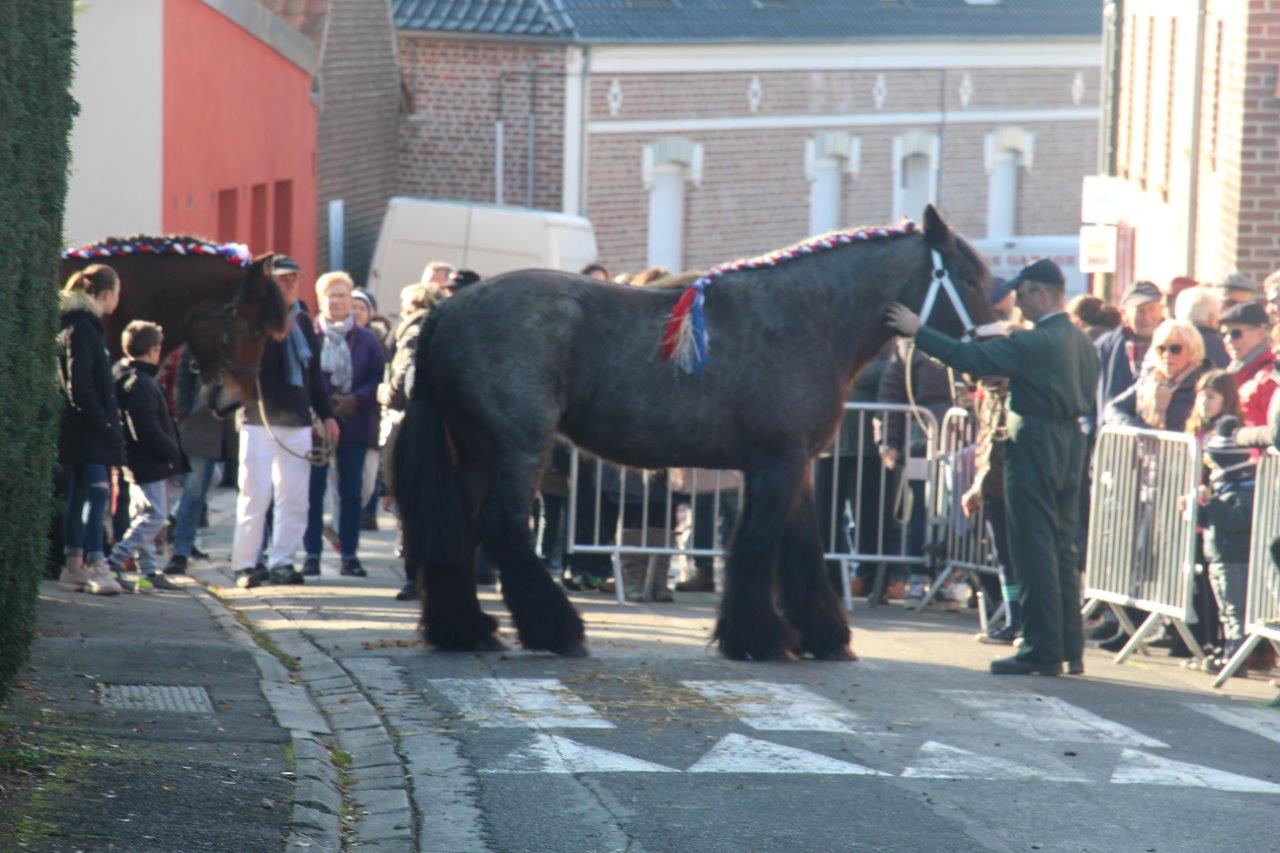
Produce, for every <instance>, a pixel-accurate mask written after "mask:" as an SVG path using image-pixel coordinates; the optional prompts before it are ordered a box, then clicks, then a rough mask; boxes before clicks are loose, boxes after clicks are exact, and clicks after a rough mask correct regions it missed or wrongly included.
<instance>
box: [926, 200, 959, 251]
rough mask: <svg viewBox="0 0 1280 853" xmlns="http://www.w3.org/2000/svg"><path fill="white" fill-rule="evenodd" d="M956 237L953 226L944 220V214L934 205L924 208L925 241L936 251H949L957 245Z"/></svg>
mask: <svg viewBox="0 0 1280 853" xmlns="http://www.w3.org/2000/svg"><path fill="white" fill-rule="evenodd" d="M955 240H956V238H955V235H954V234H953V233H952V232H951V226H949V225H947V223H946V221H945V220H943V218H942V214H941V213H939V212H938V209H937V208H936V207H934V206H933V205H932V204H927V205H925V207H924V241H925V242H926V243H928V244H929V245H930V246H932V247H933V248H935V249H948V248H950V247H951V246H953V245H955Z"/></svg>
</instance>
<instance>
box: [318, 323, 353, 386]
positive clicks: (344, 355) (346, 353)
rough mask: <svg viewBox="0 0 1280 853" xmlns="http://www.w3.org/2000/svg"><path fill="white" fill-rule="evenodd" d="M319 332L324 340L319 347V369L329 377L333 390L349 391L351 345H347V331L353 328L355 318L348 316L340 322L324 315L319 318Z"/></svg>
mask: <svg viewBox="0 0 1280 853" xmlns="http://www.w3.org/2000/svg"><path fill="white" fill-rule="evenodd" d="M319 325H320V334H321V335H323V336H324V342H323V344H322V345H321V347H320V370H321V371H323V372H324V373H325V374H326V375H327V376H328V377H329V384H331V385H332V386H333V388H334V390H335V391H338V392H340V393H343V394H348V393H350V392H351V374H352V367H351V347H350V346H348V345H347V333H348V332H350V331H351V330H352V329H353V328H355V318H354V317H352V316H348V317H347V319H345V320H342V321H341V322H336V323H335V322H334V321H332V320H329V319H328V318H326V317H325V316H324V315H321V316H320V320H319Z"/></svg>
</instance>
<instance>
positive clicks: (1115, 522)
mask: <svg viewBox="0 0 1280 853" xmlns="http://www.w3.org/2000/svg"><path fill="white" fill-rule="evenodd" d="M1199 482H1200V459H1199V452H1198V449H1197V446H1196V441H1195V439H1194V438H1193V437H1192V436H1189V435H1184V434H1181V433H1174V432H1165V431H1159V430H1147V429H1135V428H1132V427H1117V426H1107V427H1103V428H1102V429H1101V430H1100V431H1099V433H1098V442H1097V448H1096V450H1095V451H1094V457H1093V491H1092V507H1091V511H1090V516H1089V541H1088V552H1087V554H1086V557H1085V566H1086V569H1085V571H1086V587H1085V591H1084V597H1085V601H1086V604H1085V606H1084V616H1085V618H1088V617H1089V616H1090V615H1092V613H1093V612H1094V611H1095V610H1096V609H1097V608H1098V607H1100V606H1102V605H1104V604H1105V605H1107V606H1109V607H1110V608H1111V609H1112V611H1114V612H1115V614H1116V618H1117V619H1118V620H1119V622H1120V624H1121V625H1122V626H1123V627H1124V628H1125V630H1126V631H1128V633H1129V636H1130V639H1129V642H1128V643H1126V644H1125V646H1124V648H1122V649H1121V650H1120V652H1119V654H1117V655H1116V663H1121V662H1123V661H1124V660H1125V659H1126V658H1128V657H1129V655H1131V654H1132V653H1133V652H1134V651H1135V650H1138V649H1141V650H1142V651H1143V653H1145V652H1146V648H1145V643H1144V641H1145V638H1146V636H1147V634H1148V633H1150V632H1151V630H1152V629H1153V628H1155V627H1156V625H1157V624H1159V621H1160V617H1161V616H1164V617H1167V618H1168V619H1170V620H1171V621H1172V622H1173V625H1174V626H1175V628H1176V629H1177V631H1178V633H1179V634H1181V635H1182V639H1183V640H1184V641H1185V642H1186V644H1187V647H1188V648H1190V649H1191V651H1192V653H1193V654H1194V655H1195V657H1196V659H1197V660H1202V659H1203V658H1204V650H1203V649H1201V648H1200V644H1199V643H1198V642H1196V639H1195V637H1194V636H1193V635H1192V633H1191V631H1189V630H1188V629H1187V625H1188V624H1193V623H1194V622H1195V621H1196V614H1195V608H1194V606H1193V605H1192V593H1193V589H1194V585H1195V572H1196V566H1195V548H1196V512H1195V510H1196V487H1197V485H1198V484H1199ZM1125 607H1134V608H1138V609H1140V610H1144V611H1146V612H1147V613H1148V614H1149V615H1148V616H1147V618H1146V620H1145V621H1144V622H1143V623H1142V625H1141V626H1139V627H1137V628H1136V629H1135V628H1134V625H1133V623H1132V621H1131V620H1130V619H1129V616H1128V614H1127V613H1126V612H1125V610H1124V608H1125Z"/></svg>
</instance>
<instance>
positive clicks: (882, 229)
mask: <svg viewBox="0 0 1280 853" xmlns="http://www.w3.org/2000/svg"><path fill="white" fill-rule="evenodd" d="M918 233H920V229H919V228H918V227H917V226H916V224H915V223H914V222H912V221H911V220H909V219H904V220H903V221H902V222H900V223H898V224H897V225H892V226H888V225H884V226H879V227H875V228H857V229H854V230H851V231H832V232H830V233H828V234H823V235H822V236H821V237H815V238H813V239H812V240H810V241H808V242H805V243H797V244H795V245H794V246H788V247H786V248H785V249H778V250H777V251H775V252H770V253H769V254H767V255H761V256H759V257H755V258H748V259H745V260H740V261H733V262H731V263H727V264H720V265H719V266H715V267H712V268H711V269H710V270H708V271H707V273H706V274H705V275H703V276H702V277H701V278H699V279H698V280H697V281H695V282H694V283H693V284H691V285H689V287H688V288H687V289H686V290H685V292H684V293H683V294H681V296H680V300H679V301H678V302H676V305H675V307H674V308H673V309H671V314H670V316H669V317H668V318H667V326H666V329H665V330H664V331H663V333H662V358H663V359H664V360H666V361H675V363H676V365H677V366H678V367H679V368H680V369H681V370H683V371H684V372H685V373H698V372H699V371H701V370H702V368H703V367H705V366H706V363H707V356H708V347H707V321H706V317H705V315H704V314H703V310H702V309H703V304H704V302H705V301H706V289H707V285H709V284H711V283H712V282H713V281H715V280H716V279H718V278H720V277H721V276H724V275H727V274H729V273H734V272H743V271H745V270H762V269H771V268H773V267H779V266H782V265H783V264H786V263H788V262H790V261H794V260H796V259H797V258H803V257H806V256H808V255H816V254H820V253H822V252H827V251H830V250H831V249H837V248H840V247H841V246H848V245H850V244H851V243H866V242H870V241H872V240H891V239H894V238H896V237H906V236H908V235H911V234H918Z"/></svg>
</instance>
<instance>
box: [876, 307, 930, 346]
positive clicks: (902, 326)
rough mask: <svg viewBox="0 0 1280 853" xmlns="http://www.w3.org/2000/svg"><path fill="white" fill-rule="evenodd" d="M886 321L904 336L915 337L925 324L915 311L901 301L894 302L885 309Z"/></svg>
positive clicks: (891, 327)
mask: <svg viewBox="0 0 1280 853" xmlns="http://www.w3.org/2000/svg"><path fill="white" fill-rule="evenodd" d="M884 319H885V322H887V323H888V324H889V328H890V329H893V330H894V331H895V332H897V333H898V334H899V335H902V336H903V337H904V338H912V337H915V334H916V332H918V331H919V330H920V327H921V326H923V325H924V322H923V321H921V319H920V318H919V317H917V316H916V314H915V312H914V311H912V310H911V309H910V308H908V307H907V306H905V305H903V304H902V303H901V302H894V303H892V304H891V305H890V306H889V307H888V308H886V309H885V310H884Z"/></svg>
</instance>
